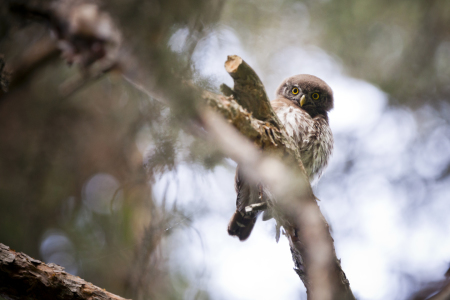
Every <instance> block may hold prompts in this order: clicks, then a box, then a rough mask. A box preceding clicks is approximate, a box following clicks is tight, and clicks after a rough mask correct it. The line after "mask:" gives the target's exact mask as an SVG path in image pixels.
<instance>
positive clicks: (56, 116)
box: [0, 0, 450, 299]
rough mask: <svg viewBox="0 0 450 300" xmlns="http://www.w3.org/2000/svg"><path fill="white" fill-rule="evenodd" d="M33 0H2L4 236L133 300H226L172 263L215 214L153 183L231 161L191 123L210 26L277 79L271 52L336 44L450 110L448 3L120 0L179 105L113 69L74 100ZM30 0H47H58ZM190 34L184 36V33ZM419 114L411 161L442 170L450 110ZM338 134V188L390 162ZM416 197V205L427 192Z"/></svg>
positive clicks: (362, 67)
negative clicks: (34, 15)
mask: <svg viewBox="0 0 450 300" xmlns="http://www.w3.org/2000/svg"><path fill="white" fill-rule="evenodd" d="M26 2H27V1H3V2H2V4H0V54H3V55H4V57H5V60H6V62H7V68H8V67H9V70H13V71H14V72H15V73H13V81H12V83H11V86H10V91H9V92H8V93H4V92H2V91H0V242H2V243H4V244H7V245H8V246H10V247H12V248H13V249H15V250H17V251H23V252H25V253H27V254H28V255H30V256H33V257H35V258H38V259H42V260H45V261H47V262H56V263H59V264H62V265H63V266H65V267H66V268H67V270H68V271H70V272H73V273H76V274H77V275H79V276H81V277H82V278H84V279H86V280H88V281H92V282H93V283H94V284H96V285H98V286H101V287H103V288H106V289H107V290H108V291H111V292H113V293H117V294H119V295H122V296H125V297H131V298H133V299H181V298H183V297H184V296H185V295H186V294H187V291H189V293H190V295H191V296H190V297H191V298H189V299H209V298H211V297H210V295H208V293H209V291H205V290H203V289H202V288H198V289H197V290H195V291H194V292H193V291H192V290H189V289H190V281H189V280H193V279H192V278H187V277H186V276H185V275H184V274H178V273H176V274H172V273H171V271H170V268H169V267H168V263H167V259H168V257H169V256H170V251H172V250H173V248H176V247H179V246H180V245H178V244H177V243H176V242H173V241H172V242H167V244H165V243H166V242H164V241H165V239H166V237H167V236H168V235H170V234H171V233H172V231H173V230H168V229H171V228H173V227H176V226H177V225H176V224H178V223H179V222H178V220H179V219H180V218H182V219H183V220H186V227H189V223H190V222H192V219H194V218H195V217H196V215H195V212H197V215H200V214H203V213H206V212H207V210H205V209H204V207H200V208H197V207H190V208H189V209H185V210H183V209H182V208H179V207H177V205H172V204H168V203H164V202H163V203H158V202H157V201H155V199H153V191H152V183H153V182H154V181H155V178H158V176H159V175H160V174H161V173H163V172H165V171H167V170H177V166H178V165H179V164H181V163H187V164H191V165H201V166H203V168H205V169H207V170H213V169H214V168H215V166H217V165H220V164H225V163H224V159H223V156H222V154H221V153H220V152H219V150H218V149H217V147H216V145H212V144H211V142H210V141H208V140H204V139H201V138H198V137H193V136H192V135H190V128H189V126H191V125H192V124H187V123H186V122H185V119H187V118H188V117H190V116H192V115H193V114H195V109H193V108H194V106H195V105H198V103H196V102H195V101H193V100H192V99H194V98H195V97H194V96H195V95H187V94H186V92H185V91H184V90H183V89H182V88H181V87H180V85H179V82H180V78H182V79H184V80H190V79H193V80H194V81H195V82H196V83H197V84H198V85H200V86H201V87H206V88H208V89H214V88H215V89H217V87H214V83H213V81H214V80H213V79H214V78H202V76H201V74H200V71H199V70H198V69H197V68H196V66H195V63H193V61H192V60H193V55H194V53H200V56H201V55H202V54H201V53H202V52H201V50H202V43H204V42H205V40H207V38H208V37H209V36H211V35H213V34H217V32H220V30H221V29H223V28H226V29H229V28H231V31H232V32H233V34H235V35H236V36H237V37H238V38H239V42H240V44H241V46H242V48H244V49H245V50H246V51H248V53H249V54H250V57H249V58H247V57H246V58H245V59H246V60H247V59H249V60H250V61H251V60H253V61H255V66H257V68H256V69H257V71H259V70H258V67H259V68H260V69H261V70H262V72H261V73H262V74H269V75H267V78H269V79H271V78H270V73H271V71H273V68H274V67H273V66H271V65H269V64H268V63H267V62H268V61H269V60H270V59H271V58H273V57H274V55H275V54H276V53H277V52H279V51H280V50H282V49H286V48H289V47H290V46H294V45H298V44H302V45H304V46H305V47H315V49H323V50H324V51H326V52H327V53H328V54H329V55H330V56H332V57H333V58H334V59H335V60H336V61H338V62H340V64H341V65H342V66H343V69H344V70H345V72H346V73H348V74H349V75H351V76H353V77H357V78H361V79H364V80H367V81H369V82H371V83H373V84H375V85H378V86H379V87H380V88H381V89H382V90H383V91H384V92H386V93H387V94H388V95H389V99H390V104H395V105H399V104H400V105H402V106H403V107H410V108H413V109H417V108H419V109H420V108H423V104H424V103H430V104H432V105H434V106H436V107H438V108H442V107H445V106H442V105H443V103H445V102H448V101H449V99H450V2H449V1H445V0H414V1H411V0H400V1H385V0H382V1H380V0H365V1H358V0H329V1H327V0H322V1H310V0H305V1H293V0H284V1H269V0H262V1H261V0H248V1H236V0H229V1H219V0H216V1H208V0H181V1H180V0H168V1H164V0H149V1H118V0H114V1H105V2H104V3H102V4H103V6H104V9H105V10H106V11H108V12H110V13H111V15H112V17H113V19H114V20H115V21H116V22H117V24H118V27H119V28H120V29H121V30H122V34H123V39H124V41H125V42H124V47H123V49H121V51H122V54H123V57H124V61H123V63H124V64H126V65H127V67H128V68H127V70H126V74H125V75H126V76H127V77H129V78H132V79H134V78H139V79H140V80H141V81H142V82H143V84H144V86H146V87H148V88H149V89H154V90H158V89H162V90H164V91H165V92H166V94H169V95H170V97H172V98H175V99H179V101H178V102H176V104H172V105H171V106H170V107H167V106H166V105H163V104H161V103H159V102H158V101H156V100H155V99H151V98H149V96H148V95H146V94H145V93H142V92H141V91H139V90H138V89H136V87H134V86H133V85H131V84H130V83H128V82H126V81H124V80H123V79H122V78H121V77H120V75H117V74H114V73H111V74H108V75H104V76H101V77H100V78H99V79H98V80H93V81H91V82H88V84H85V85H84V86H83V87H82V88H81V89H80V90H79V91H77V92H76V93H74V94H73V95H71V96H69V97H65V96H63V93H61V89H62V88H61V87H62V86H64V85H65V84H66V83H67V82H68V81H70V80H71V79H72V78H73V77H74V76H75V75H76V74H78V73H79V70H78V69H77V68H76V67H74V66H73V67H69V66H67V65H66V64H65V63H64V62H63V61H62V60H61V59H60V57H59V52H58V51H55V50H54V49H55V41H53V40H52V39H50V38H49V36H50V34H49V31H48V27H47V25H46V24H42V23H36V22H31V21H23V18H21V17H17V15H14V14H12V13H11V12H10V11H9V9H8V7H9V6H8V5H10V4H11V3H14V4H18V5H21V4H22V3H26ZM29 3H34V5H36V7H40V6H42V7H44V8H45V7H48V6H49V5H50V4H51V3H52V1H37V0H36V1H33V2H29ZM183 34H184V35H185V38H184V40H183V39H181V38H180V39H179V40H182V41H181V42H180V43H179V45H178V44H177V47H175V46H174V44H173V43H172V44H171V41H172V42H173V40H171V39H172V38H173V37H174V36H175V35H181V36H182V35H183ZM178 42H179V41H178ZM52 49H53V50H52ZM196 51H197V52H196ZM228 54H234V53H228ZM224 59H225V57H215V58H214V60H218V61H220V64H222V62H223V61H224ZM285 61H287V63H289V59H287V60H285ZM14 74H15V75H14ZM19 75H20V76H19ZM14 76H15V77H14ZM270 84H272V83H270ZM275 84H276V83H275ZM155 95H156V96H157V95H158V93H155ZM192 103H194V104H192ZM396 112H397V113H398V115H405V112H404V111H403V110H402V111H400V110H399V111H396ZM414 117H415V118H416V120H417V122H418V123H420V124H422V125H423V126H422V127H420V128H419V130H418V135H417V136H414V138H413V142H411V144H408V145H409V146H410V147H409V149H416V150H411V151H410V152H408V153H409V155H410V156H406V155H404V156H402V158H404V159H405V161H406V160H407V159H409V160H407V161H406V162H405V163H404V164H408V165H413V163H412V162H411V161H420V159H423V161H424V162H425V163H424V164H428V165H432V164H433V162H429V160H432V159H431V158H429V157H427V155H426V154H427V153H432V151H431V150H430V148H431V149H438V150H439V149H440V150H441V152H444V150H445V149H444V148H445V147H444V148H442V147H441V148H439V146H436V147H434V146H435V145H436V144H434V142H435V141H436V140H437V139H434V140H430V139H428V137H429V136H435V135H439V136H447V135H448V132H447V131H448V130H447V128H448V119H449V110H448V109H447V110H446V109H441V110H440V111H435V110H431V109H428V108H426V109H422V110H420V111H419V113H417V114H415V115H414ZM405 118H406V117H405ZM406 119H407V118H406ZM402 120H403V121H404V119H400V121H402ZM408 120H409V119H408ZM399 124H400V125H401V124H403V123H401V122H400V123H399ZM405 124H407V125H408V124H409V123H408V122H406V121H405ZM438 130H440V131H439V132H438ZM373 136H375V134H373ZM337 141H338V142H337V143H338V145H339V143H340V144H343V143H344V142H342V141H348V143H347V144H348V146H347V148H346V149H347V150H348V151H347V153H346V155H345V157H344V158H342V159H341V160H340V161H339V162H338V163H337V165H338V167H336V169H335V170H334V173H331V175H330V177H329V179H328V180H329V181H332V183H330V185H332V184H333V183H336V182H339V184H341V182H342V180H341V177H342V174H347V175H349V176H350V175H351V174H353V173H352V172H354V173H356V171H358V170H360V169H361V168H362V167H361V165H364V164H365V166H366V167H367V164H369V163H368V161H378V160H376V159H378V158H380V157H381V156H383V159H385V162H386V161H387V162H388V163H389V160H387V159H386V155H384V154H383V153H381V154H380V153H378V154H379V156H377V155H372V154H373V153H370V151H366V152H367V153H366V152H364V151H365V150H364V149H365V148H364V146H365V144H364V142H365V141H364V140H358V137H355V136H354V135H351V134H349V135H346V136H344V135H342V136H338V137H337ZM339 141H340V142H339ZM411 145H414V147H413V146H411ZM422 146H423V147H422ZM374 148H376V147H374ZM405 148H407V147H406V146H405ZM377 149H379V148H377ZM436 151H437V150H436ZM424 153H425V154H424ZM364 155H366V156H364ZM370 155H372V156H370ZM430 156H432V155H430ZM374 157H375V158H374ZM406 157H407V158H406ZM436 164H439V166H442V170H440V172H437V173H439V174H438V175H436V177H440V178H439V180H443V179H445V178H446V177H447V176H448V175H449V174H450V171H449V170H450V167H448V166H450V164H449V162H448V161H445V162H442V160H439V161H438V162H436ZM446 166H447V167H446ZM358 168H359V169H358ZM355 170H356V171H355ZM404 173H408V172H407V171H404ZM404 173H402V174H400V175H398V177H397V178H393V179H392V180H393V181H395V180H397V182H398V186H400V187H402V188H404V190H406V191H408V192H409V193H410V194H414V187H417V186H419V185H420V186H425V185H426V186H427V187H428V188H430V189H431V185H428V184H429V180H430V179H429V178H426V176H423V177H420V176H418V175H417V174H412V173H408V174H407V175H405V174H404ZM393 177H395V176H393ZM435 179H436V178H433V180H435ZM418 182H419V183H418ZM342 186H343V187H345V186H346V185H345V184H342ZM348 189H349V190H350V189H351V187H348ZM411 191H412V192H411ZM335 194H336V193H335ZM410 196H411V199H413V200H411V203H414V201H418V202H420V203H423V201H424V198H425V196H421V197H422V198H421V199H419V200H418V198H419V196H417V195H410ZM330 197H331V196H330ZM92 199H94V200H92ZM99 199H100V200H99ZM97 202H98V203H97ZM231 202H232V201H231ZM187 215H189V217H187ZM224 232H225V229H224ZM167 245H170V247H169V246H167ZM186 297H187V296H186Z"/></svg>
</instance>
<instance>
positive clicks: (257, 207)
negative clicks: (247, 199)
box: [245, 202, 267, 214]
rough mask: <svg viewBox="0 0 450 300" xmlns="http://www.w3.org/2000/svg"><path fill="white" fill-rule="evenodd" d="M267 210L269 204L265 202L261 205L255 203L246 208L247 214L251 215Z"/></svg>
mask: <svg viewBox="0 0 450 300" xmlns="http://www.w3.org/2000/svg"><path fill="white" fill-rule="evenodd" d="M266 209H267V203H265V202H261V203H255V204H252V205H249V206H246V207H245V213H246V214H249V213H252V212H257V211H264V210H266Z"/></svg>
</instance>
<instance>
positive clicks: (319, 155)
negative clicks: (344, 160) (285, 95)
mask: <svg viewBox="0 0 450 300" xmlns="http://www.w3.org/2000/svg"><path fill="white" fill-rule="evenodd" d="M274 109H275V112H276V113H277V115H278V118H279V119H280V121H281V122H282V123H283V125H284V127H285V128H286V131H287V133H288V134H289V136H291V137H292V138H293V139H294V141H295V142H296V143H298V146H299V150H300V155H301V159H302V163H303V166H304V167H305V169H306V173H307V175H308V177H309V181H310V182H311V183H312V184H314V183H316V182H317V180H318V179H319V178H320V176H321V175H322V172H323V171H324V169H325V168H326V166H327V164H328V160H329V158H330V156H331V153H332V151H333V134H332V133H331V129H330V126H329V125H328V122H327V120H326V119H325V118H324V117H323V116H321V115H319V116H316V117H314V118H311V116H310V115H309V114H308V113H307V112H305V111H304V110H302V109H300V108H298V107H296V106H294V105H287V104H286V105H277V106H275V105H274Z"/></svg>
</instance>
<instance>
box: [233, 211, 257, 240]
mask: <svg viewBox="0 0 450 300" xmlns="http://www.w3.org/2000/svg"><path fill="white" fill-rule="evenodd" d="M257 217H258V215H257V214H250V215H245V214H243V213H241V212H239V211H238V210H236V211H235V212H234V215H233V217H231V220H230V224H228V234H229V235H235V236H237V237H238V238H239V240H241V241H245V240H246V239H247V238H248V237H249V236H250V233H252V230H253V226H255V222H256V218H257Z"/></svg>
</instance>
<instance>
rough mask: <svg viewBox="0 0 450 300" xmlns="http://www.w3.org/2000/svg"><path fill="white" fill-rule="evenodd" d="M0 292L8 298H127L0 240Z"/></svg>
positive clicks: (114, 299)
mask: <svg viewBox="0 0 450 300" xmlns="http://www.w3.org/2000/svg"><path fill="white" fill-rule="evenodd" d="M0 295H1V296H3V297H5V298H6V299H13V300H14V299H30V300H31V299H33V300H34V299H56V300H57V299H64V300H67V299H76V300H82V299H86V300H87V299H89V300H91V299H98V300H103V299H104V300H107V299H108V300H125V298H122V297H120V296H117V295H114V294H112V293H109V292H107V291H105V290H104V289H102V288H99V287H97V286H95V285H93V284H92V283H89V282H86V281H84V280H83V279H81V278H80V277H77V276H74V275H71V274H69V273H66V272H64V268H63V267H60V266H58V265H55V264H45V263H43V262H41V261H39V260H36V259H33V258H31V257H29V256H28V255H26V254H24V253H20V252H15V251H14V250H11V249H9V247H8V246H6V245H3V244H1V243H0Z"/></svg>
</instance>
